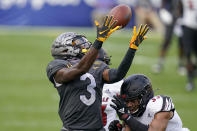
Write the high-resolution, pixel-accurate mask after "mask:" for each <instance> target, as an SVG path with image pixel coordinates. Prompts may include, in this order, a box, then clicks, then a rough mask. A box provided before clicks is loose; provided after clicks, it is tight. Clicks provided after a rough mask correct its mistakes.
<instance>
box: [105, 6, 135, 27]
mask: <svg viewBox="0 0 197 131" xmlns="http://www.w3.org/2000/svg"><path fill="white" fill-rule="evenodd" d="M131 15H132V13H131V8H130V7H129V6H128V5H124V4H121V5H118V6H115V7H114V8H112V9H111V11H110V12H109V14H108V16H114V20H117V23H116V25H115V26H121V28H124V27H125V26H126V25H127V24H128V23H129V21H130V19H131Z"/></svg>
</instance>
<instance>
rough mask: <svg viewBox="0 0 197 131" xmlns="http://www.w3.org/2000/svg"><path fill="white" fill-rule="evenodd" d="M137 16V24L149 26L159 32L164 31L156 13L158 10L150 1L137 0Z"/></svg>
mask: <svg viewBox="0 0 197 131" xmlns="http://www.w3.org/2000/svg"><path fill="white" fill-rule="evenodd" d="M135 14H136V23H138V24H148V25H149V26H150V27H152V28H153V29H155V30H156V31H157V32H161V31H162V30H163V25H162V23H161V21H160V20H159V17H158V15H157V13H156V8H155V7H153V5H152V2H151V1H150V0H136V8H135ZM138 26H139V25H138Z"/></svg>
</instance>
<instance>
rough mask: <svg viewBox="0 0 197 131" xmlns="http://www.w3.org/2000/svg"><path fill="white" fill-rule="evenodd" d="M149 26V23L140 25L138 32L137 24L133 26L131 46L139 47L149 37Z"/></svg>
mask: <svg viewBox="0 0 197 131" xmlns="http://www.w3.org/2000/svg"><path fill="white" fill-rule="evenodd" d="M148 30H149V27H148V26H147V24H146V25H145V26H143V25H140V28H139V30H138V32H137V31H136V26H134V27H133V36H132V38H131V41H130V48H132V49H136V50H137V49H138V46H139V45H140V44H141V43H142V41H143V40H145V39H146V38H147V37H146V36H145V35H146V33H147V32H148Z"/></svg>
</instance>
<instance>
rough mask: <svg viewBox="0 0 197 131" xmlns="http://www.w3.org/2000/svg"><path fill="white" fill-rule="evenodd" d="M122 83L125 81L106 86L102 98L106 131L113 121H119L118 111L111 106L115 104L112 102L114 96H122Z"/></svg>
mask: <svg viewBox="0 0 197 131" xmlns="http://www.w3.org/2000/svg"><path fill="white" fill-rule="evenodd" d="M122 83H123V80H121V81H119V82H116V83H113V84H104V87H103V96H102V117H103V125H104V128H105V130H106V131H108V126H109V124H110V123H111V122H112V121H113V120H119V118H118V116H117V115H116V111H115V110H114V109H113V108H112V107H111V106H110V104H113V103H112V102H111V100H112V99H113V96H114V95H119V94H120V87H121V85H122Z"/></svg>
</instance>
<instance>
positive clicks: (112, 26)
mask: <svg viewBox="0 0 197 131" xmlns="http://www.w3.org/2000/svg"><path fill="white" fill-rule="evenodd" d="M117 22H118V21H117V20H115V21H113V23H112V24H111V26H110V27H109V28H110V29H113V28H115V25H116V23H117Z"/></svg>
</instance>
